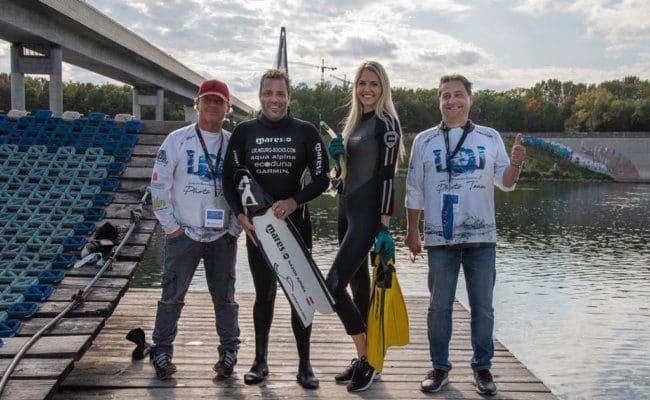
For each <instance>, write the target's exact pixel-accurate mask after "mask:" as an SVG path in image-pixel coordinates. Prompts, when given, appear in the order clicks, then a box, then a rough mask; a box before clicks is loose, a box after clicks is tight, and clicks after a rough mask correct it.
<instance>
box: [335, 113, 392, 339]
mask: <svg viewBox="0 0 650 400" xmlns="http://www.w3.org/2000/svg"><path fill="white" fill-rule="evenodd" d="M386 119H387V121H383V120H381V119H380V118H378V117H377V116H376V115H375V113H374V112H370V113H366V114H364V115H363V117H362V119H361V122H360V124H359V126H358V127H357V128H356V129H355V131H354V132H353V133H352V134H351V135H350V137H349V138H348V140H347V144H346V149H345V160H346V167H347V176H346V178H345V182H344V186H343V193H342V194H341V199H340V202H339V206H340V209H339V238H340V237H341V235H343V238H342V240H341V239H340V241H341V243H340V248H339V251H338V253H337V254H336V258H335V259H334V264H333V265H332V269H330V271H329V273H328V275H327V285H328V288H329V289H330V291H331V292H332V295H333V296H334V299H335V302H336V312H337V313H338V315H339V317H340V318H341V321H342V322H343V326H344V327H345V331H346V332H347V334H348V335H357V334H360V333H364V332H365V325H366V318H367V314H368V299H369V290H370V278H369V272H368V268H367V261H365V260H366V257H367V255H368V252H369V250H370V247H371V246H372V244H373V242H374V240H375V238H376V236H377V232H378V231H379V224H380V222H381V215H392V214H393V211H394V192H395V191H394V188H393V177H394V175H395V164H396V162H397V159H398V155H399V141H400V136H401V135H400V127H399V124H398V122H397V121H396V120H394V119H393V118H391V117H390V116H388V115H387V116H386ZM348 283H351V286H352V290H353V291H354V297H355V300H354V303H353V302H352V299H351V298H350V295H349V294H348V292H347V291H346V286H347V285H348ZM364 300H365V301H364ZM355 303H356V304H355ZM363 307H365V309H364V308H363Z"/></svg>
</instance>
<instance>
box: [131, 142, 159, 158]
mask: <svg viewBox="0 0 650 400" xmlns="http://www.w3.org/2000/svg"><path fill="white" fill-rule="evenodd" d="M159 147H160V146H156V145H147V144H138V145H135V146H134V147H133V152H132V154H133V155H134V156H148V157H155V156H156V154H158V148H159Z"/></svg>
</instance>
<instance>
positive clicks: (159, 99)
mask: <svg viewBox="0 0 650 400" xmlns="http://www.w3.org/2000/svg"><path fill="white" fill-rule="evenodd" d="M164 119H165V91H164V90H163V89H161V88H158V89H156V121H162V120H164Z"/></svg>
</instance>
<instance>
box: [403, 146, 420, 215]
mask: <svg viewBox="0 0 650 400" xmlns="http://www.w3.org/2000/svg"><path fill="white" fill-rule="evenodd" d="M422 137H423V136H421V135H418V136H417V137H416V138H415V140H414V141H413V146H412V147H411V160H410V161H409V170H408V173H407V175H406V201H405V203H406V208H410V209H412V210H423V209H424V162H423V161H422V154H421V153H422V151H421V150H422V149H421V148H420V147H421V145H420V142H421V138H422Z"/></svg>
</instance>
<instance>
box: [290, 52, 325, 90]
mask: <svg viewBox="0 0 650 400" xmlns="http://www.w3.org/2000/svg"><path fill="white" fill-rule="evenodd" d="M292 64H298V65H304V66H306V67H316V68H318V69H320V84H321V85H323V86H324V85H325V70H326V69H331V70H332V71H334V70H335V69H336V67H330V66H327V65H325V59H324V58H323V59H321V64H320V65H316V64H307V63H304V62H300V61H292Z"/></svg>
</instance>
